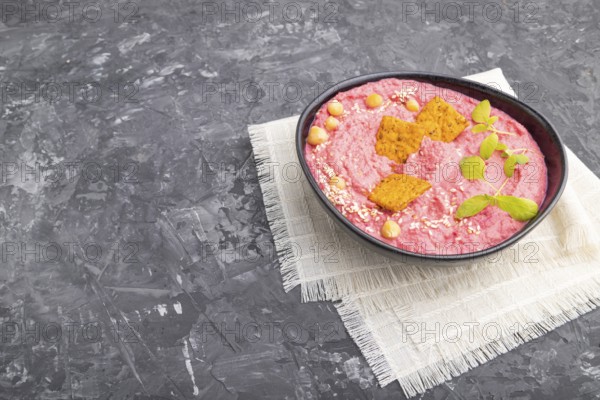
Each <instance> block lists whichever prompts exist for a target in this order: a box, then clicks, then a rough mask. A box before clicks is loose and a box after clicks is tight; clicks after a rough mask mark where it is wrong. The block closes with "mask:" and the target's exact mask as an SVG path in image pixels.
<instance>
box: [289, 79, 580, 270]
mask: <svg viewBox="0 0 600 400" xmlns="http://www.w3.org/2000/svg"><path fill="white" fill-rule="evenodd" d="M388 78H396V79H410V80H415V81H421V82H427V83H431V84H434V85H435V83H436V82H435V81H436V80H437V81H438V82H446V83H450V84H457V85H459V86H462V87H464V88H465V89H474V90H476V91H479V92H483V93H485V94H490V95H491V96H495V97H496V98H498V97H499V98H501V99H502V100H504V101H507V102H509V103H513V104H514V105H516V106H518V107H519V108H521V109H524V110H525V111H526V112H528V113H529V114H532V115H533V116H534V117H536V118H537V119H539V120H541V121H542V122H543V123H544V124H545V125H546V126H547V127H548V128H549V129H546V132H547V133H548V134H549V135H550V136H551V137H552V139H553V140H554V142H555V143H557V144H558V148H559V155H560V160H559V162H560V164H561V166H562V172H563V173H562V176H561V177H560V183H559V187H558V189H557V191H556V194H555V195H554V197H553V198H552V199H551V200H550V201H549V203H548V206H547V207H546V209H545V210H543V211H542V212H541V213H539V214H538V215H537V216H535V218H534V219H533V220H530V221H529V223H528V224H527V225H526V226H524V227H523V229H521V230H520V231H518V232H517V233H515V234H513V235H512V236H510V237H509V238H507V239H506V240H504V241H502V242H500V243H498V244H496V245H494V246H492V247H488V248H486V249H483V250H478V251H474V252H469V253H462V254H445V255H444V254H427V253H416V252H413V251H409V250H404V249H400V248H398V247H395V246H393V245H391V244H388V243H386V242H383V241H381V240H379V239H377V238H375V237H373V236H371V235H369V234H368V233H366V232H364V231H362V230H361V229H359V228H358V227H357V226H356V225H354V224H353V223H351V222H350V221H349V220H348V219H347V218H346V217H345V216H344V215H343V214H342V213H341V212H340V211H339V210H338V209H337V208H336V207H335V206H334V205H333V204H332V203H331V202H330V201H329V199H327V197H326V196H325V194H324V193H323V191H322V190H321V188H319V185H318V184H317V182H316V180H315V179H314V177H313V175H312V172H311V171H310V169H309V168H308V164H307V163H306V159H305V158H304V137H305V136H306V135H305V134H304V132H303V129H302V127H303V126H304V125H305V124H306V122H307V120H308V119H309V118H310V119H311V121H310V122H312V119H314V115H315V114H316V112H317V111H318V110H319V109H320V108H321V106H322V105H323V104H324V103H325V102H327V101H328V100H329V99H331V98H333V97H334V96H335V95H336V94H337V93H339V92H341V91H345V90H349V89H352V88H354V87H357V86H360V85H363V84H366V83H368V82H376V81H379V80H382V79H388ZM306 134H308V129H307V132H306ZM295 140H296V153H297V156H298V161H299V163H300V166H301V169H302V172H303V173H304V176H305V177H306V178H307V180H308V182H309V184H310V186H311V188H312V190H313V191H314V192H315V193H316V195H317V197H318V198H319V200H320V202H321V204H322V205H323V206H324V207H325V208H326V211H328V212H329V214H330V215H331V214H333V216H334V217H335V218H336V219H337V220H338V222H339V223H341V224H342V225H343V226H344V227H345V228H346V229H348V230H350V231H351V232H352V233H354V234H355V235H357V236H358V237H360V238H361V239H363V240H366V241H367V242H368V243H370V244H371V245H373V246H375V247H376V248H378V249H381V250H383V251H384V253H387V254H388V255H391V256H409V257H415V258H419V259H427V260H435V261H461V260H467V259H474V258H479V257H482V256H486V255H489V254H492V253H495V252H497V251H500V250H502V249H504V248H506V247H509V246H511V245H513V244H514V243H516V242H518V241H519V240H521V239H522V238H523V237H524V236H526V235H527V234H529V233H530V232H531V231H532V230H533V229H534V228H535V227H536V226H537V225H538V224H539V223H540V222H541V221H542V220H543V219H544V218H545V217H546V216H547V215H548V214H549V213H550V211H552V209H553V208H554V206H555V205H556V203H557V202H558V200H559V199H560V197H561V195H562V193H563V191H564V189H565V186H566V183H567V177H568V162H567V156H566V149H565V145H564V143H563V141H562V139H561V138H560V136H559V135H558V133H557V131H556V129H555V128H554V126H553V125H552V123H551V122H550V121H549V120H548V119H546V118H545V117H544V116H543V115H542V114H540V113H539V112H538V111H536V110H535V109H533V108H532V107H530V106H529V105H527V104H525V103H524V102H522V101H521V100H519V99H518V98H516V97H513V96H511V95H509V94H507V93H504V92H502V91H500V90H497V89H495V88H493V87H491V86H488V85H485V84H482V83H479V82H475V81H471V80H468V79H464V78H456V77H453V76H449V75H444V74H437V73H431V72H421V71H413V72H394V71H389V72H376V73H371V74H364V75H359V76H355V77H352V78H349V79H345V80H343V81H340V82H338V83H336V84H334V85H333V86H331V87H330V88H328V89H326V90H325V91H323V92H322V93H321V94H319V95H318V96H317V97H316V98H315V99H314V100H312V101H311V102H310V103H309V104H308V105H307V106H306V107H305V108H304V110H303V111H302V113H301V114H300V117H299V119H298V124H297V125H296V138H295ZM534 140H535V139H534ZM545 200H546V198H544V201H545Z"/></svg>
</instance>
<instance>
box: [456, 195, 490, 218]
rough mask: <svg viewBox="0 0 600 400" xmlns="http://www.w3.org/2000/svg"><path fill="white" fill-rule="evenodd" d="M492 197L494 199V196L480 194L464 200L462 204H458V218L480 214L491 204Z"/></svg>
mask: <svg viewBox="0 0 600 400" xmlns="http://www.w3.org/2000/svg"><path fill="white" fill-rule="evenodd" d="M491 199H493V197H491V196H488V195H487V194H480V195H477V196H473V197H471V198H468V199H467V200H465V201H463V202H462V204H461V205H460V206H458V209H457V210H456V214H455V216H456V218H458V219H461V218H466V217H472V216H473V215H476V214H479V213H480V212H481V211H483V210H485V208H486V207H487V206H489V205H490V204H491V201H490V200H491Z"/></svg>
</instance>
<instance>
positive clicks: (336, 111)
mask: <svg viewBox="0 0 600 400" xmlns="http://www.w3.org/2000/svg"><path fill="white" fill-rule="evenodd" d="M327 111H329V114H331V115H333V116H334V117H338V116H340V115H342V114H343V113H344V106H343V105H342V103H340V102H339V101H337V100H333V101H332V102H330V103H329V104H327Z"/></svg>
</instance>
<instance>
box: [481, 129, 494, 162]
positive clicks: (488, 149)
mask: <svg viewBox="0 0 600 400" xmlns="http://www.w3.org/2000/svg"><path fill="white" fill-rule="evenodd" d="M497 145H498V135H496V134H495V133H492V134H490V135H489V136H488V137H486V138H485V139H483V141H482V142H481V145H480V146H479V154H480V155H481V158H483V159H484V160H487V159H488V158H490V157H491V156H492V154H494V150H496V146H497Z"/></svg>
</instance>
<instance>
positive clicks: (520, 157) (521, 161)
mask: <svg viewBox="0 0 600 400" xmlns="http://www.w3.org/2000/svg"><path fill="white" fill-rule="evenodd" d="M515 158H516V160H517V164H521V165H523V164H527V162H528V161H529V157H527V156H526V155H525V154H515Z"/></svg>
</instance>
